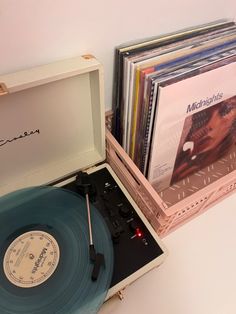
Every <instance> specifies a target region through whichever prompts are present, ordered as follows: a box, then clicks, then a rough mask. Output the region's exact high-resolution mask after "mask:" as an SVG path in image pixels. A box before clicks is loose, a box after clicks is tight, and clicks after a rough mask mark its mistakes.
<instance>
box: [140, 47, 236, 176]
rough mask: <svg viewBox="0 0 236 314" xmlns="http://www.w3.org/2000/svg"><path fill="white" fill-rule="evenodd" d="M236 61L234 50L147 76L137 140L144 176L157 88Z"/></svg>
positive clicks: (155, 106) (155, 110) (235, 51)
mask: <svg viewBox="0 0 236 314" xmlns="http://www.w3.org/2000/svg"><path fill="white" fill-rule="evenodd" d="M235 61H236V48H233V49H230V50H226V51H225V50H223V51H221V50H220V51H219V52H218V53H217V54H213V55H212V56H209V57H207V58H204V59H199V60H198V61H195V62H190V63H187V64H185V65H179V66H177V67H176V69H174V68H172V71H170V72H169V71H167V73H163V74H161V75H160V74H159V73H158V71H157V72H154V73H156V75H155V74H152V75H150V76H147V83H148V86H149V92H148V93H149V97H147V100H146V101H147V102H148V103H147V110H146V111H147V115H146V117H144V119H143V123H142V125H141V130H142V132H143V133H142V134H141V135H140V138H139V140H138V141H137V142H138V143H139V145H140V146H139V150H138V151H137V154H138V152H139V155H140V157H139V159H141V161H140V160H139V163H140V170H141V171H142V172H143V173H144V175H146V172H147V168H148V162H149V152H150V143H151V138H152V129H153V122H154V117H155V115H157V114H158V113H157V112H158V108H157V104H156V99H157V93H158V87H159V85H161V86H167V85H171V84H174V83H176V82H178V81H181V80H184V79H186V78H190V77H193V76H195V75H198V74H199V73H203V72H207V71H209V70H213V69H214V68H219V67H221V66H224V65H225V64H228V63H231V62H235Z"/></svg>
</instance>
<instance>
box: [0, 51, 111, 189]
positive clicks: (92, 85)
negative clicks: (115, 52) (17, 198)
mask: <svg viewBox="0 0 236 314" xmlns="http://www.w3.org/2000/svg"><path fill="white" fill-rule="evenodd" d="M103 94H104V91H103V69H102V66H101V64H100V63H99V62H98V61H97V60H96V59H95V58H94V57H93V56H90V55H86V56H81V57H76V58H72V59H69V60H63V61H59V62H56V63H53V64H48V65H44V66H39V67H36V68H33V69H29V70H25V71H21V72H17V73H12V74H6V75H4V76H0V195H3V194H5V193H8V192H10V191H13V190H16V189H18V188H22V187H28V186H35V185H40V184H46V183H49V182H53V181H54V180H57V179H60V178H63V177H64V176H66V175H69V174H72V173H74V172H76V171H78V170H79V169H83V168H85V167H89V166H92V165H95V164H96V163H98V162H101V161H103V160H104V159H105V109H104V95H103Z"/></svg>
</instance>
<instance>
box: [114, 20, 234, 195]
mask: <svg viewBox="0 0 236 314" xmlns="http://www.w3.org/2000/svg"><path fill="white" fill-rule="evenodd" d="M235 61H236V25H235V23H234V22H233V21H228V20H220V21H216V22H212V23H208V24H205V25H201V26H198V27H194V28H191V29H185V30H182V31H179V32H175V33H171V34H167V35H163V36H160V37H157V38H152V39H148V40H143V41H140V42H136V43H133V44H129V45H123V46H121V47H118V48H117V49H116V54H115V64H116V68H115V80H114V104H113V105H114V107H113V108H114V113H115V121H114V129H113V134H114V135H115V137H116V139H117V140H118V141H119V143H120V144H121V145H122V147H123V148H124V150H125V151H126V152H127V153H128V155H129V156H130V157H131V158H132V160H133V161H134V162H135V164H136V165H137V166H138V168H139V169H140V170H141V172H142V173H143V174H144V175H145V176H146V177H147V178H148V180H149V181H150V182H151V184H153V186H154V187H155V188H156V190H157V191H161V190H164V189H165V188H167V187H169V186H170V185H173V184H175V183H176V182H178V181H179V180H181V179H183V178H184V177H186V176H188V175H190V174H192V173H193V172H196V171H199V170H200V169H201V168H202V167H205V166H206V165H208V164H210V163H212V162H214V161H215V160H216V159H218V158H220V157H222V156H223V155H224V154H225V153H226V152H227V151H228V150H229V149H230V148H231V147H232V145H234V142H235V133H236V132H235V126H236V123H235V121H236V96H235V95H236V88H235V86H234V80H235V78H236V62H235Z"/></svg>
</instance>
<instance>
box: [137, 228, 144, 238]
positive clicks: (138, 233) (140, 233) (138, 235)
mask: <svg viewBox="0 0 236 314" xmlns="http://www.w3.org/2000/svg"><path fill="white" fill-rule="evenodd" d="M135 233H136V236H137V237H139V238H141V236H142V235H143V234H142V232H141V230H140V229H139V228H136V231H135Z"/></svg>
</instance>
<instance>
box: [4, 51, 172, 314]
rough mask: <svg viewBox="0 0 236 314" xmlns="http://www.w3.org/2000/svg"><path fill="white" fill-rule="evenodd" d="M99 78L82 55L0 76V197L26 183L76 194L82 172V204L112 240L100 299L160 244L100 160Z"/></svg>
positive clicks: (149, 263) (156, 256)
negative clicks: (85, 196) (85, 184)
mask: <svg viewBox="0 0 236 314" xmlns="http://www.w3.org/2000/svg"><path fill="white" fill-rule="evenodd" d="M103 83H104V82H103V68H102V66H101V64H100V63H99V62H98V61H97V60H96V59H95V58H94V57H93V56H90V55H86V56H81V57H76V58H73V59H69V60H63V61H59V62H56V63H53V64H48V65H44V66H40V67H36V68H33V69H29V70H26V71H21V72H17V73H13V74H7V75H4V76H0V96H1V97H0V112H1V115H0V119H1V123H0V165H1V166H0V167H1V169H0V179H1V180H0V195H1V196H2V197H4V195H6V194H8V193H10V192H13V191H15V190H19V189H23V188H28V187H32V186H33V187H35V186H37V187H38V186H55V187H60V188H61V187H63V189H65V190H68V191H73V192H75V193H78V191H77V186H76V180H77V176H78V173H81V171H83V173H84V174H86V175H87V174H88V176H87V177H88V178H89V182H90V183H91V185H92V187H93V193H92V194H91V195H90V203H91V204H92V206H94V207H95V208H97V210H98V211H99V213H100V214H101V216H102V217H103V219H104V221H105V224H106V226H107V229H108V231H109V235H110V236H111V239H112V246H113V247H112V250H113V252H114V265H113V276H112V279H111V282H110V283H109V287H110V288H109V290H108V291H107V294H106V297H105V299H108V298H110V297H111V296H113V295H115V294H117V293H119V291H121V290H122V289H124V288H125V287H126V286H127V285H129V284H130V283H131V282H133V281H134V280H136V279H138V278H139V277H140V276H142V275H143V274H145V273H146V272H147V271H149V270H151V269H152V268H154V267H156V266H158V265H160V264H161V263H162V262H163V260H164V258H165V257H166V249H165V247H164V245H163V243H162V242H161V241H160V239H159V238H158V236H157V234H156V233H155V231H154V230H153V228H152V227H151V225H150V224H149V222H148V221H147V219H146V218H145V216H144V215H143V213H142V212H141V210H140V209H139V208H138V206H137V205H136V204H135V202H134V201H133V199H132V198H131V196H130V195H129V193H128V192H127V190H126V189H125V187H124V186H123V184H122V182H121V181H120V179H119V178H118V177H117V175H116V174H115V173H114V171H113V170H112V168H111V167H110V166H109V165H108V164H107V163H106V162H105V161H106V156H105V110H104V95H103V94H104V91H103ZM0 199H1V198H0ZM94 223H95V224H96V221H95V222H92V228H93V224H94ZM88 263H90V261H89V260H88ZM98 280H99V278H98ZM42 285H43V283H42ZM105 299H104V300H105ZM104 300H103V301H104ZM0 304H1V300H0ZM16 313H17V312H16ZM73 313H77V312H73ZM78 313H79V309H78Z"/></svg>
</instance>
